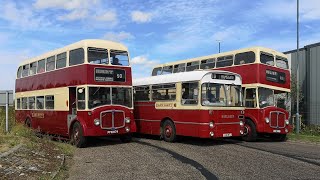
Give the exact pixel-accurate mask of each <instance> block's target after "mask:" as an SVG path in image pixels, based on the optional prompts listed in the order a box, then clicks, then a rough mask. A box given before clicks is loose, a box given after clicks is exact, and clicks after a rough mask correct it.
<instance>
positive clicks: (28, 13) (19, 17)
mask: <svg viewBox="0 0 320 180" xmlns="http://www.w3.org/2000/svg"><path fill="white" fill-rule="evenodd" d="M0 6H1V7H2V8H1V9H2V13H1V14H0V19H3V20H6V21H8V22H9V23H10V24H12V25H14V26H19V27H21V28H23V29H28V28H38V27H44V26H47V25H50V24H51V23H50V22H49V21H48V20H47V19H45V18H44V17H42V16H39V15H37V14H35V13H34V12H33V10H32V9H31V8H29V7H25V6H23V7H17V4H15V3H14V2H9V1H8V2H7V1H6V2H2V3H0Z"/></svg>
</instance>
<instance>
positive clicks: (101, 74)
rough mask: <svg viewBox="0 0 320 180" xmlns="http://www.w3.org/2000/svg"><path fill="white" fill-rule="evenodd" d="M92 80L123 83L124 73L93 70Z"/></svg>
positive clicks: (101, 69) (123, 71) (99, 69)
mask: <svg viewBox="0 0 320 180" xmlns="http://www.w3.org/2000/svg"><path fill="white" fill-rule="evenodd" d="M94 80H95V81H96V82H113V81H114V82H125V81H126V72H125V70H123V69H104V68H95V70H94Z"/></svg>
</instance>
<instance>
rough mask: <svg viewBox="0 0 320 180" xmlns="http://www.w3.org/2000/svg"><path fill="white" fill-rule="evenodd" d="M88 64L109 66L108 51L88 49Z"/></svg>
mask: <svg viewBox="0 0 320 180" xmlns="http://www.w3.org/2000/svg"><path fill="white" fill-rule="evenodd" d="M88 62H89V63H90V64H109V58H108V50H107V49H102V48H94V47H89V48H88Z"/></svg>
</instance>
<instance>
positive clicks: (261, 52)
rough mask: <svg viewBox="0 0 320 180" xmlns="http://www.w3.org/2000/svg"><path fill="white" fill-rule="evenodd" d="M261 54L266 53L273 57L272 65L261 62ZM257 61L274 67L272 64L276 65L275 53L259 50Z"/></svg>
mask: <svg viewBox="0 0 320 180" xmlns="http://www.w3.org/2000/svg"><path fill="white" fill-rule="evenodd" d="M262 54H264V55H266V56H272V57H273V65H271V64H267V63H263V62H261V55H262ZM259 63H260V64H264V65H267V66H271V67H274V66H275V65H276V62H275V55H273V54H271V53H267V52H264V51H260V53H259Z"/></svg>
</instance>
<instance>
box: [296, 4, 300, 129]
mask: <svg viewBox="0 0 320 180" xmlns="http://www.w3.org/2000/svg"><path fill="white" fill-rule="evenodd" d="M296 93H297V102H296V103H297V113H296V133H297V134H299V132H300V116H299V0H297V89H296Z"/></svg>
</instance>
